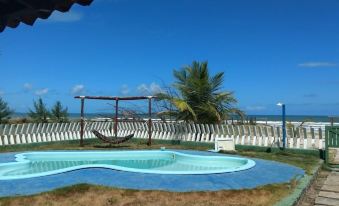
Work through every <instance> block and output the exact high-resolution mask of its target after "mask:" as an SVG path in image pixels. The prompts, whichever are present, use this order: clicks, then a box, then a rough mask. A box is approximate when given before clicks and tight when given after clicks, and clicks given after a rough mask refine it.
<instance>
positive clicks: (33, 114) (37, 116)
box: [28, 98, 50, 122]
mask: <svg viewBox="0 0 339 206" xmlns="http://www.w3.org/2000/svg"><path fill="white" fill-rule="evenodd" d="M33 105H34V111H33V110H31V109H30V110H29V112H28V116H29V117H30V118H31V119H33V121H36V122H48V117H49V116H50V113H49V111H48V109H47V107H46V105H45V103H44V102H43V101H42V99H41V98H39V99H38V101H34V103H33Z"/></svg>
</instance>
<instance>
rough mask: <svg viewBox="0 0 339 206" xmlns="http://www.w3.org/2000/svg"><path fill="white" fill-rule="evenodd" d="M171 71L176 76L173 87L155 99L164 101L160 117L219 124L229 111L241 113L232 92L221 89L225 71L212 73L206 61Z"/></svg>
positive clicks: (230, 112) (195, 62)
mask: <svg viewBox="0 0 339 206" xmlns="http://www.w3.org/2000/svg"><path fill="white" fill-rule="evenodd" d="M173 73H174V77H175V79H176V81H175V83H174V84H173V90H171V89H170V90H168V91H167V92H166V93H159V94H157V96H158V100H160V101H165V103H167V106H165V107H164V108H165V110H164V111H162V112H160V113H159V116H170V117H171V116H172V117H175V118H176V120H185V121H187V122H189V121H192V122H197V123H220V122H221V121H222V120H223V119H225V118H227V117H228V116H229V115H231V114H239V115H241V116H242V115H243V112H242V111H240V110H239V109H237V108H235V107H234V106H233V105H234V104H235V103H237V100H236V98H235V97H234V96H233V92H228V91H222V90H221V89H222V84H223V82H224V73H223V72H219V73H217V74H215V75H214V76H211V75H210V73H209V69H208V65H207V62H202V63H199V62H197V61H194V62H193V63H192V65H190V66H185V67H183V68H182V69H180V70H174V72H173ZM168 105H169V106H171V107H174V108H175V110H172V109H170V107H169V106H168Z"/></svg>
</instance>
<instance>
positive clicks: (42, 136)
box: [0, 122, 325, 149]
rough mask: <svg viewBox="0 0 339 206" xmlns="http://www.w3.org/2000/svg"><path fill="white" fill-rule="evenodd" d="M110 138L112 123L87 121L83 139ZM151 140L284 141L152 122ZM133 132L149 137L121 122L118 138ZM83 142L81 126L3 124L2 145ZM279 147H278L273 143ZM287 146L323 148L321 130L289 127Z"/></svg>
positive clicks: (247, 131) (246, 129)
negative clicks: (92, 131) (96, 136)
mask: <svg viewBox="0 0 339 206" xmlns="http://www.w3.org/2000/svg"><path fill="white" fill-rule="evenodd" d="M92 129H95V130H98V131H99V132H101V133H103V134H105V135H107V136H111V135H112V133H113V131H112V130H113V123H112V122H86V123H85V130H84V139H90V138H95V136H94V135H93V134H92V133H91V130H92ZM152 130H153V132H152V139H163V140H173V139H180V140H182V141H196V142H214V141H215V139H216V138H233V139H234V141H235V144H239V145H255V146H270V145H271V144H272V143H273V142H277V141H280V142H281V138H282V130H281V127H274V126H266V125H256V126H252V125H212V124H210V125H208V124H187V123H163V122H153V123H152ZM131 133H134V136H135V138H148V127H147V123H145V122H119V124H118V136H125V135H128V134H131ZM77 139H80V123H79V122H72V123H25V124H3V125H0V146H4V145H15V144H29V143H39V142H52V141H63V140H77ZM273 146H276V144H273ZM286 146H287V147H289V148H297V149H322V148H324V146H325V144H324V131H323V130H322V129H321V128H316V129H315V128H311V127H308V128H296V129H293V128H288V129H287V145H286Z"/></svg>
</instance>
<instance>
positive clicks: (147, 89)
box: [137, 82, 163, 95]
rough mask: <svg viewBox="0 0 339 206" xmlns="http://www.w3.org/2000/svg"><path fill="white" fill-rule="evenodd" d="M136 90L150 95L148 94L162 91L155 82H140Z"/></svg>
mask: <svg viewBox="0 0 339 206" xmlns="http://www.w3.org/2000/svg"><path fill="white" fill-rule="evenodd" d="M137 91H138V93H141V94H143V95H150V94H151V95H153V94H156V93H160V92H163V90H162V89H161V87H160V86H159V85H158V84H157V83H155V82H153V83H151V84H150V85H147V84H140V85H139V86H138V87H137Z"/></svg>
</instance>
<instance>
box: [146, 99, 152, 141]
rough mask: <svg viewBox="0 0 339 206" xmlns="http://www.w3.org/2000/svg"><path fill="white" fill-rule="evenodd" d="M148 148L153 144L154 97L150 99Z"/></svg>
mask: <svg viewBox="0 0 339 206" xmlns="http://www.w3.org/2000/svg"><path fill="white" fill-rule="evenodd" d="M148 117H149V118H148V143H147V145H148V146H151V144H152V97H148Z"/></svg>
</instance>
